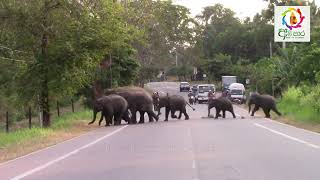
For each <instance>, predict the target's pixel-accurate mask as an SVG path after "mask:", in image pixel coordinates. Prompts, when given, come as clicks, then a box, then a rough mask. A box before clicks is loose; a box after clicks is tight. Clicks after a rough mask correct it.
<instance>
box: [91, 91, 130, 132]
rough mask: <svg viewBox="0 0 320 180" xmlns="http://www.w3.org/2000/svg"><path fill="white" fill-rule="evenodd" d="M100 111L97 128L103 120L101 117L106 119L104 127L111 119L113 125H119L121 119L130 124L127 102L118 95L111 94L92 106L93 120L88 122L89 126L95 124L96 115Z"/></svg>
mask: <svg viewBox="0 0 320 180" xmlns="http://www.w3.org/2000/svg"><path fill="white" fill-rule="evenodd" d="M100 111H102V115H101V119H100V121H99V126H100V124H101V121H102V120H103V116H104V117H105V119H106V126H109V125H110V123H111V122H112V118H114V124H115V125H120V124H121V119H122V118H124V119H125V120H126V121H128V122H130V118H129V115H128V102H127V101H126V100H125V99H124V98H123V97H121V96H119V95H115V94H113V95H109V96H103V97H101V98H99V99H97V100H96V102H95V103H94V106H93V120H92V121H91V122H89V124H92V123H94V122H95V120H96V116H97V113H98V112H100Z"/></svg>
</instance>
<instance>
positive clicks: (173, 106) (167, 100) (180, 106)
mask: <svg viewBox="0 0 320 180" xmlns="http://www.w3.org/2000/svg"><path fill="white" fill-rule="evenodd" d="M153 99H154V106H155V109H156V110H158V116H159V115H160V109H161V108H162V107H165V108H166V117H165V120H164V121H168V116H169V113H170V112H171V118H178V119H181V116H182V113H183V114H184V116H185V120H188V119H189V115H188V114H187V111H186V104H187V102H186V100H185V99H184V97H182V96H180V95H171V96H169V95H168V94H167V96H159V94H158V93H154V94H153ZM176 111H180V114H179V117H177V116H176V115H175V112H176Z"/></svg>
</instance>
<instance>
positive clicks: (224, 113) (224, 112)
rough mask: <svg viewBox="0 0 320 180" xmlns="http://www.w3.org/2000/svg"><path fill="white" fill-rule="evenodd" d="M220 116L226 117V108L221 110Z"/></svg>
mask: <svg viewBox="0 0 320 180" xmlns="http://www.w3.org/2000/svg"><path fill="white" fill-rule="evenodd" d="M222 117H223V118H226V110H222Z"/></svg>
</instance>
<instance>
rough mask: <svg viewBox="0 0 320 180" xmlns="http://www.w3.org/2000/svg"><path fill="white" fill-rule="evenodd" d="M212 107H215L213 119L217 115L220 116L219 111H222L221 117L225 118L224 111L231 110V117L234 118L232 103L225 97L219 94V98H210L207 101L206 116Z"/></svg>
mask: <svg viewBox="0 0 320 180" xmlns="http://www.w3.org/2000/svg"><path fill="white" fill-rule="evenodd" d="M213 107H215V108H216V117H215V119H218V117H219V116H221V115H220V111H222V117H223V118H226V111H229V112H231V114H232V116H233V118H236V115H235V114H234V111H233V106H232V103H231V101H230V100H229V99H228V98H226V97H223V96H221V97H219V98H214V99H210V100H209V101H208V117H209V116H210V109H211V108H213Z"/></svg>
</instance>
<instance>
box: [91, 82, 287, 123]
mask: <svg viewBox="0 0 320 180" xmlns="http://www.w3.org/2000/svg"><path fill="white" fill-rule="evenodd" d="M187 105H188V106H190V107H191V108H192V109H193V110H195V109H194V108H193V107H192V106H191V105H190V104H189V103H188V102H186V100H185V99H184V97H183V96H180V95H168V94H167V95H164V96H160V95H159V93H158V92H154V93H153V94H152V95H151V94H150V93H149V92H147V91H146V90H145V89H143V88H140V87H119V88H115V89H108V90H107V91H106V92H105V93H104V95H103V96H102V97H100V98H98V99H97V100H95V102H94V104H93V120H92V121H91V122H89V124H92V123H94V122H95V120H96V116H97V113H98V112H101V117H100V120H99V126H100V125H101V122H102V121H103V119H105V122H106V126H110V125H111V124H114V125H120V124H121V121H122V120H124V121H126V122H127V123H128V124H136V123H144V122H145V121H144V115H145V113H147V114H148V117H149V122H153V121H154V120H156V121H158V120H159V115H160V114H161V113H160V109H161V108H162V107H164V108H165V120H164V121H168V117H169V114H170V113H171V118H178V119H180V118H181V116H182V114H183V115H184V117H185V120H188V119H189V115H188V113H187V110H186V106H187ZM251 105H255V106H254V108H253V110H252V111H251ZM248 106H249V113H250V111H251V116H254V114H255V112H256V111H258V110H259V109H260V108H262V109H263V111H264V113H265V116H266V118H270V111H271V110H273V111H274V112H275V113H277V114H278V115H281V113H280V112H279V111H278V110H277V108H276V102H275V100H274V98H273V97H272V96H269V95H260V94H258V93H252V94H251V95H250V97H249V99H248ZM213 107H214V108H215V109H216V115H215V118H218V117H220V116H221V114H220V112H222V117H223V118H225V114H226V111H229V112H230V113H231V114H232V116H233V118H236V116H235V113H234V110H233V105H232V103H231V102H230V101H229V99H228V98H226V97H218V98H214V99H210V100H209V102H208V117H209V116H210V109H212V108H213ZM154 110H156V111H158V114H155V113H154ZM177 111H179V112H180V114H179V116H178V117H177V116H176V115H175V112H177ZM137 112H139V113H140V120H139V122H137V116H136V114H137Z"/></svg>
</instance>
